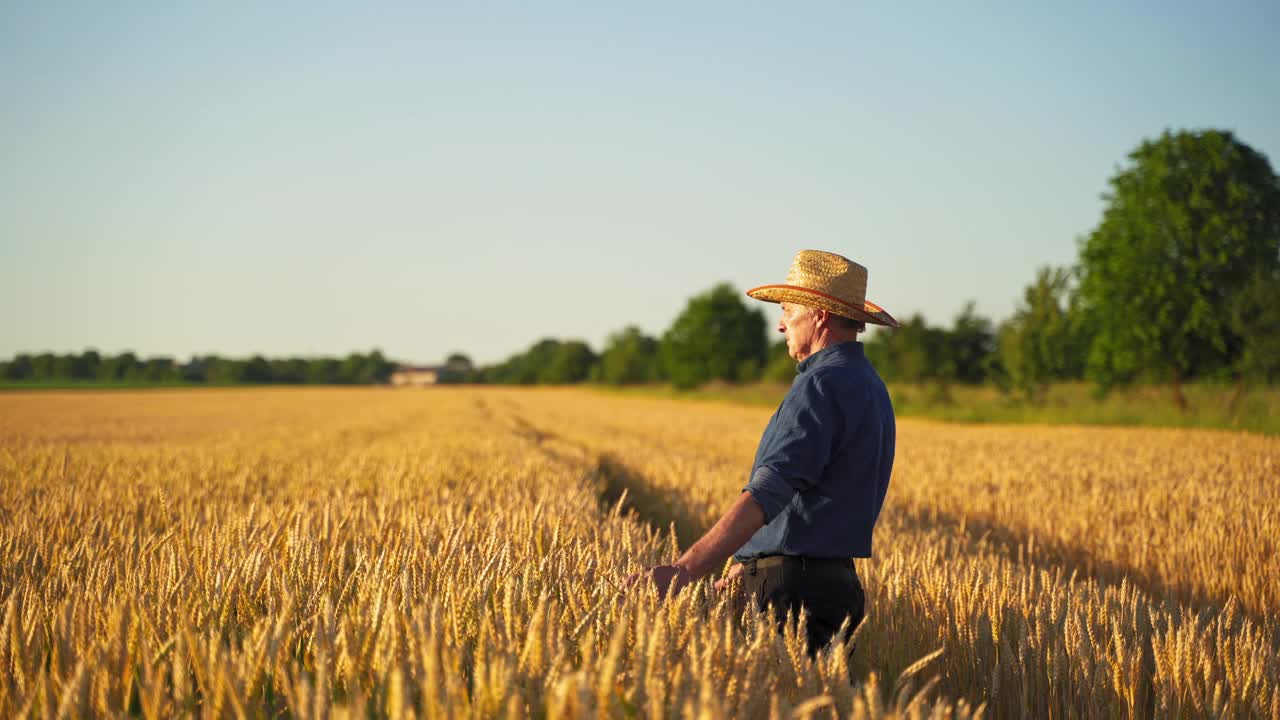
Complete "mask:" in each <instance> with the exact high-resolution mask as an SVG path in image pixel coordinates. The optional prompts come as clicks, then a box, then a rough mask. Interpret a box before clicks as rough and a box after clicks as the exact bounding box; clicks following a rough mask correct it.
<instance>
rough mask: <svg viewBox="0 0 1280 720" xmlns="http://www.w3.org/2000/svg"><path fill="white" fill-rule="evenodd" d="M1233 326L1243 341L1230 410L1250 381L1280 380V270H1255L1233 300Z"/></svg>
mask: <svg viewBox="0 0 1280 720" xmlns="http://www.w3.org/2000/svg"><path fill="white" fill-rule="evenodd" d="M1231 329H1232V331H1234V332H1235V333H1236V335H1238V336H1239V337H1240V339H1241V340H1242V341H1243V346H1244V347H1243V349H1242V351H1241V353H1240V357H1239V359H1238V361H1237V364H1236V370H1237V372H1238V374H1239V380H1238V382H1237V384H1236V390H1235V392H1234V393H1233V394H1232V396H1231V409H1232V411H1233V412H1234V410H1235V407H1236V404H1237V403H1238V402H1239V400H1240V395H1241V393H1242V392H1243V390H1244V387H1245V385H1246V384H1248V383H1249V382H1251V381H1262V382H1271V381H1275V380H1280V272H1276V271H1274V270H1273V271H1271V272H1267V271H1265V270H1262V269H1258V270H1255V271H1254V273H1253V275H1252V276H1251V277H1250V279H1249V283H1248V284H1247V285H1245V287H1244V289H1242V290H1241V291H1240V292H1239V293H1237V294H1236V297H1235V298H1234V300H1233V301H1232V303H1231Z"/></svg>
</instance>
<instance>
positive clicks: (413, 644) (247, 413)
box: [0, 388, 1280, 718]
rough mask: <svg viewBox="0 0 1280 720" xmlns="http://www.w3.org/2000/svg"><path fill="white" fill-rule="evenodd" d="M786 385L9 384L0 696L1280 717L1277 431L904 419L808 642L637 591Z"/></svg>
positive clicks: (32, 713)
mask: <svg viewBox="0 0 1280 720" xmlns="http://www.w3.org/2000/svg"><path fill="white" fill-rule="evenodd" d="M768 412H769V411H768V410H761V409H759V408H746V407H737V406H729V405H720V404H713V403H694V402H682V401H676V400H667V399H652V398H642V397H618V396H611V395H606V394H600V393H593V392H590V391H585V390H570V389H514V388H438V389H432V390H429V391H421V392H413V391H410V392H404V391H392V390H388V389H383V388H375V389H354V388H352V389H254V390H200V391H163V392H162V391H152V392H139V393H127V392H101V393H83V392H76V393H60V392H49V393H21V394H20V393H7V394H4V395H0V717H13V716H19V717H23V716H25V717H77V716H104V717H115V716H141V717H149V718H150V717H170V716H174V715H183V716H186V715H190V716H198V717H299V718H312V717H317V718H323V717H370V716H376V717H381V716H391V717H429V718H435V717H476V718H488V717H513V718H514V717H548V718H560V717H597V716H608V717H646V718H658V717H699V718H703V717H705V718H719V717H723V718H738V717H744V718H755V717H758V718H771V717H895V716H905V717H971V716H987V717H1027V716H1039V717H1148V716H1161V717H1166V716H1167V717H1272V718H1280V615H1278V614H1277V610H1278V609H1280V582H1278V581H1277V580H1276V578H1277V577H1278V576H1280V559H1278V556H1280V553H1278V552H1277V550H1278V548H1277V544H1278V541H1277V538H1280V516H1278V515H1277V513H1278V512H1280V502H1278V501H1280V482H1278V478H1280V440H1277V439H1274V438H1263V437H1259V436H1254V435H1247V434H1238V433H1224V432H1209V431H1185V430H1134V429H1115V428H1109V429H1103V428H1081V427H1034V426H964V425H948V424H939V423H932V422H925V421H914V420H900V421H899V440H898V454H897V461H896V463H895V468H894V476H893V481H892V484H891V486H890V490H889V496H888V499H887V501H886V505H885V510H884V513H883V515H882V516H881V520H880V524H879V525H878V527H877V530H876V536H875V556H874V557H873V558H871V559H869V560H859V561H858V571H859V574H860V576H861V577H862V580H863V583H864V585H865V587H866V591H867V598H868V615H867V619H866V621H865V622H864V623H863V624H862V625H861V626H860V627H859V629H858V631H857V634H856V647H855V648H854V651H853V653H852V655H851V656H848V655H847V654H846V653H845V652H844V650H845V648H839V647H837V648H831V649H829V650H827V651H824V652H823V653H821V654H819V656H818V657H817V658H816V659H815V660H810V659H809V658H808V657H807V656H806V655H805V653H804V649H803V633H802V632H798V631H797V628H795V627H794V626H792V627H789V628H788V629H787V630H786V632H785V633H782V634H779V633H777V632H775V631H774V629H773V627H772V624H771V623H770V622H769V620H768V616H767V614H764V613H761V612H760V611H759V609H758V608H754V607H748V608H746V609H745V611H740V610H735V606H734V604H733V603H732V602H730V601H729V599H728V598H726V597H724V596H723V594H720V593H716V592H715V591H714V590H712V588H711V587H710V583H711V580H712V579H711V578H708V579H706V580H704V581H702V582H699V583H697V584H696V585H694V586H691V587H690V588H688V589H687V590H686V591H684V592H682V593H680V594H679V595H678V596H677V597H676V598H675V599H674V600H670V601H667V602H659V601H658V599H657V597H656V595H655V593H653V592H652V590H651V589H644V590H641V591H633V592H629V593H626V594H622V593H620V592H619V590H620V583H621V581H622V579H623V578H625V577H626V576H627V575H628V574H629V573H631V572H635V571H636V570H638V569H640V568H641V567H643V566H645V565H651V564H654V563H659V562H664V561H670V560H671V559H674V557H675V556H676V555H677V554H678V552H679V550H680V549H681V548H683V547H685V546H687V544H688V543H690V542H692V541H693V540H694V539H696V538H697V537H698V535H699V534H700V533H701V532H703V531H704V530H705V529H706V528H707V527H709V526H710V524H711V523H712V522H713V521H714V520H715V519H716V518H717V517H718V516H719V515H720V513H722V512H723V511H724V510H725V509H727V508H728V506H729V505H730V504H731V503H732V501H733V500H734V498H735V497H736V496H737V494H738V493H739V492H740V490H741V487H742V485H743V484H744V481H745V478H746V475H747V472H748V471H749V469H750V467H749V466H750V462H751V458H752V456H753V454H754V450H755V443H756V442H757V440H758V439H759V436H760V433H761V431H762V430H763V428H764V425H765V423H766V421H767V420H768ZM801 621H803V619H801Z"/></svg>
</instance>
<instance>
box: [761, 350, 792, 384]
mask: <svg viewBox="0 0 1280 720" xmlns="http://www.w3.org/2000/svg"><path fill="white" fill-rule="evenodd" d="M796 365H797V363H796V361H795V358H793V357H791V354H790V352H789V351H788V350H787V341H786V340H778V341H775V342H774V343H773V344H772V345H770V346H769V357H768V359H767V360H766V361H765V366H764V373H763V377H764V379H765V380H770V381H773V382H791V381H792V380H795V379H796Z"/></svg>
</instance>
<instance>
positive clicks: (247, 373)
mask: <svg viewBox="0 0 1280 720" xmlns="http://www.w3.org/2000/svg"><path fill="white" fill-rule="evenodd" d="M395 367H396V364H395V363H393V362H391V361H389V360H387V359H386V358H385V357H383V355H382V353H381V352H380V351H378V350H374V351H372V352H370V353H368V354H360V353H352V354H350V355H347V356H346V357H343V358H334V357H318V358H298V357H294V358H279V359H268V358H265V357H263V356H261V355H254V356H252V357H249V358H240V359H236V358H226V357H220V356H218V355H203V356H195V357H192V358H191V359H190V360H189V361H187V362H178V361H176V360H174V359H173V358H171V357H148V358H141V357H139V356H137V355H136V354H134V353H132V352H123V353H120V354H118V355H102V354H99V353H98V351H96V350H85V351H84V352H81V353H78V354H77V353H68V354H54V353H39V354H29V353H24V354H19V355H17V356H15V357H14V358H12V359H11V360H8V361H6V362H0V380H5V381H9V382H35V383H53V384H61V383H77V382H95V383H108V384H111V383H120V384H129V385H134V384H139V385H168V384H172V385H177V384H196V385H205V384H207V385H246V384H249V385H251V384H264V385H265V384H285V385H302V384H324V385H367V384H373V383H382V382H386V381H387V378H388V377H390V375H391V372H392V371H393V370H394V369H395Z"/></svg>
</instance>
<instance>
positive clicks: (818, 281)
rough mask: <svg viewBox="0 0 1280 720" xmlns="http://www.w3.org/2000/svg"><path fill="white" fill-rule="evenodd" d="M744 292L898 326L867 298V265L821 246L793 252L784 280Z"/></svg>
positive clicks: (852, 317)
mask: <svg viewBox="0 0 1280 720" xmlns="http://www.w3.org/2000/svg"><path fill="white" fill-rule="evenodd" d="M747 295H750V296H751V297H753V298H755V299H757V300H764V301H765V302H773V303H784V302H789V303H796V304H798V305H807V306H809V307H815V308H818V309H819V310H826V311H827V312H832V313H835V314H836V315H842V316H844V317H847V318H851V319H853V320H861V321H862V322H867V323H872V324H874V325H887V326H889V327H894V328H896V327H898V321H897V320H894V319H893V316H892V315H890V314H889V313H887V312H885V311H884V308H882V307H880V306H879V305H876V304H875V303H873V302H871V301H869V300H867V269H866V268H865V267H863V266H861V265H859V264H858V263H856V262H853V261H852V260H850V259H848V258H846V257H842V256H840V255H836V254H835V253H829V252H822V251H821V250H801V251H800V252H798V253H796V259H795V260H793V261H791V271H790V272H788V273H787V281H786V282H785V283H783V284H781V285H761V286H760V287H755V288H751V289H750V290H748V291H747Z"/></svg>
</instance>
